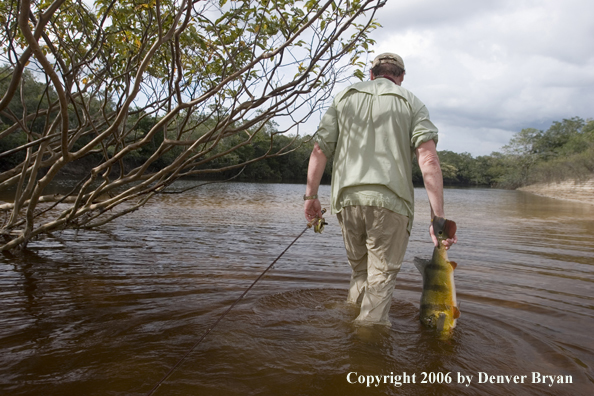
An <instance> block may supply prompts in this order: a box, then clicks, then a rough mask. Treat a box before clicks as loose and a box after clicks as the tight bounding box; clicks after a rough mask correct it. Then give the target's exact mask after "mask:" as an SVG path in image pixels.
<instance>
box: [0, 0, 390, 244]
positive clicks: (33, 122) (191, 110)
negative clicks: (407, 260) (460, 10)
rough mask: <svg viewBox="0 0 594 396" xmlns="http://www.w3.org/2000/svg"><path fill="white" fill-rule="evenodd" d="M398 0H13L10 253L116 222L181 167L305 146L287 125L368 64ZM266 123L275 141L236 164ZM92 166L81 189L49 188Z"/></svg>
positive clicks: (6, 72) (4, 103)
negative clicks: (385, 9)
mask: <svg viewBox="0 0 594 396" xmlns="http://www.w3.org/2000/svg"><path fill="white" fill-rule="evenodd" d="M384 3H385V0H383V1H382V0H349V1H313V0H309V1H295V0H269V1H249V0H244V1H226V0H221V1H214V0H211V1H208V0H204V1H199V0H193V1H192V0H184V1H175V0H149V1H142V0H136V1H135V0H125V1H115V0H96V1H95V2H94V4H93V5H89V3H88V2H83V1H80V0H79V1H73V0H55V1H53V2H50V1H45V0H41V1H31V0H18V1H13V0H6V1H3V2H2V3H1V4H0V23H1V25H2V31H1V32H0V41H1V46H2V48H3V54H2V55H1V56H2V58H3V63H4V64H5V66H4V67H3V70H1V71H0V88H1V89H2V91H1V92H0V94H1V95H2V96H1V99H0V117H1V121H2V124H1V127H0V139H1V141H2V143H3V144H0V147H1V148H2V149H3V150H4V151H3V152H2V153H0V161H2V164H1V165H2V166H3V168H4V169H3V170H4V171H3V173H2V174H0V189H1V190H7V189H10V190H11V191H14V202H11V203H6V204H3V205H0V209H2V210H3V211H4V212H5V220H4V224H3V227H2V229H1V233H2V235H3V237H4V241H3V242H2V243H1V244H0V250H7V249H14V248H23V247H26V245H27V243H28V242H29V241H30V240H31V238H33V237H35V236H37V235H39V234H42V233H47V232H51V231H53V230H57V229H64V228H93V227H97V226H100V225H102V224H105V223H107V222H109V221H111V220H113V219H115V218H117V217H119V216H122V215H124V214H126V213H129V212H131V211H133V210H136V209H138V208H139V207H141V206H142V205H144V204H145V203H146V202H147V201H148V200H149V199H150V198H151V197H152V196H153V195H154V194H156V193H159V192H163V191H164V190H165V189H166V188H167V187H168V186H170V185H171V183H173V182H174V181H175V180H177V179H179V178H180V177H184V176H196V175H200V174H205V173H209V172H220V171H228V170H230V169H240V168H241V167H243V166H245V165H246V164H249V163H252V162H255V161H258V160H261V159H263V158H268V157H272V156H280V155H283V154H285V153H287V152H289V151H290V150H293V149H295V147H296V145H295V140H296V139H297V138H294V139H292V140H290V141H289V143H288V144H286V145H283V146H282V147H280V148H279V147H278V145H273V142H274V141H275V137H277V136H279V134H282V133H285V132H288V131H292V130H298V126H299V125H300V124H301V123H303V122H304V121H306V120H307V119H308V118H309V117H310V116H311V115H312V114H313V113H314V112H316V111H317V110H319V109H320V108H321V107H322V106H323V105H324V104H325V102H326V101H327V99H328V98H329V96H330V94H331V92H332V89H333V87H334V85H335V84H336V83H337V82H339V81H341V80H342V79H344V78H345V77H347V76H348V73H349V71H351V72H352V70H353V68H360V67H362V66H363V64H362V62H361V61H360V59H362V58H364V56H365V55H366V54H367V52H368V50H369V48H370V45H371V44H372V43H373V40H371V39H370V38H369V33H370V31H372V30H373V29H375V28H376V27H377V26H378V25H377V23H376V22H374V19H373V18H374V15H375V12H376V11H377V10H378V9H379V8H380V7H382V6H383V5H384ZM354 74H355V75H356V76H357V77H359V78H362V77H363V73H362V71H361V70H360V69H357V70H356V71H355V73H354ZM32 75H34V76H36V78H35V79H33V78H32V77H31V76H32ZM34 88H35V89H34ZM30 91H31V92H37V94H36V95H35V96H34V99H33V100H31V95H27V92H30ZM282 118H284V122H283V126H284V127H283V129H282V130H276V129H274V130H272V131H270V130H268V132H267V128H268V129H269V126H270V125H271V122H272V120H279V119H282ZM262 134H266V136H267V137H268V139H269V141H270V142H269V148H268V150H267V151H265V152H263V153H259V154H258V155H257V156H255V157H253V158H250V159H248V160H244V161H232V160H231V161H227V162H225V161H223V160H222V159H224V158H227V157H233V153H234V152H235V151H236V150H238V149H240V148H242V147H246V146H250V145H251V144H252V143H253V142H254V141H255V139H256V138H258V137H259V136H261V135H262ZM294 136H297V135H294ZM229 142H232V144H231V143H229ZM4 143H5V144H4ZM215 162H216V163H217V164H218V165H217V166H216V167H215V166H213V164H214V163H215ZM88 164H92V165H91V166H87V165H88ZM220 164H227V165H226V166H221V165H220ZM85 166H86V168H88V170H86V171H83V172H82V176H80V173H81V172H80V169H79V171H78V174H79V182H78V183H77V184H76V186H75V187H74V189H73V190H72V192H71V193H70V194H67V195H64V196H59V197H56V196H50V195H48V194H47V193H46V191H47V187H48V185H49V184H50V183H51V182H52V181H53V180H54V179H55V178H56V176H58V175H60V173H61V172H64V170H66V169H74V168H75V167H79V168H81V169H86V168H85Z"/></svg>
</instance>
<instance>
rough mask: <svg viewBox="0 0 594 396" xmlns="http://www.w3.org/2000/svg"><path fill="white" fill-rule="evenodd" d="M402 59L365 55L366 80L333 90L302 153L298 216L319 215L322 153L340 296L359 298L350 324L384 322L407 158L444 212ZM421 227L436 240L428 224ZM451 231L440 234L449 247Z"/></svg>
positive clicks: (404, 207)
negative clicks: (342, 251) (336, 231)
mask: <svg viewBox="0 0 594 396" xmlns="http://www.w3.org/2000/svg"><path fill="white" fill-rule="evenodd" d="M404 70H405V69H404V62H403V61H402V58H401V57H400V56H398V55H396V54H392V53H384V54H381V55H379V56H377V57H376V58H375V59H374V60H373V64H372V69H371V72H370V77H371V81H366V82H359V83H356V84H354V85H351V86H350V87H348V88H347V89H345V90H344V91H342V92H340V93H339V94H338V95H336V97H335V98H334V100H333V102H332V105H331V106H330V107H329V108H328V110H327V111H326V114H324V116H323V117H322V120H321V122H320V125H319V127H318V131H317V138H316V143H315V145H314V149H313V151H312V153H311V157H310V159H309V168H308V173H307V187H306V190H305V196H304V197H303V198H304V199H305V217H306V219H307V220H308V221H310V220H311V219H314V218H315V217H322V213H321V209H322V208H321V205H320V201H319V200H318V197H317V193H318V187H319V185H320V180H321V178H322V174H323V173H324V168H325V166H326V161H327V159H328V158H332V157H334V160H333V168H332V187H331V209H332V213H336V215H337V218H338V222H339V223H340V227H341V228H342V236H343V239H344V244H345V247H346V252H347V257H348V260H349V264H350V265H351V268H352V270H353V272H352V275H351V284H350V288H349V293H348V298H347V301H348V302H350V303H353V304H359V303H360V304H361V311H360V313H359V316H358V317H357V319H355V321H356V322H358V323H361V324H382V325H387V326H390V321H389V319H388V313H389V311H390V305H391V304H392V292H393V290H394V286H395V284H396V275H397V274H398V271H399V270H400V265H401V263H402V259H403V258H404V253H405V251H406V247H407V245H408V238H409V234H410V230H411V228H412V222H413V213H414V207H413V205H414V197H413V194H414V191H413V184H412V158H413V153H416V155H417V158H418V160H419V166H420V168H421V171H422V172H423V180H424V182H425V188H426V190H427V194H428V195H429V202H430V204H431V208H432V210H431V218H433V216H439V217H445V213H444V211H443V179H442V175H441V168H440V166H439V158H438V157H437V151H436V149H435V145H436V143H437V128H436V127H435V125H433V123H432V122H431V120H430V119H429V112H428V111H427V109H426V108H425V105H424V104H423V103H422V102H421V101H420V100H419V99H418V98H417V97H416V96H414V95H413V94H412V93H411V92H410V91H408V90H406V89H404V88H402V87H401V86H400V85H401V84H402V81H403V79H404V74H405V71H404ZM429 233H430V235H431V238H432V239H433V243H434V244H435V246H437V238H436V237H435V235H434V234H433V226H431V227H430V229H429ZM456 242H457V237H456V236H453V237H452V238H450V239H448V240H445V241H444V242H443V245H444V246H446V248H449V247H450V246H451V245H452V244H454V243H456Z"/></svg>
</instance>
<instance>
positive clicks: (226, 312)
mask: <svg viewBox="0 0 594 396" xmlns="http://www.w3.org/2000/svg"><path fill="white" fill-rule="evenodd" d="M325 211H326V210H325V209H324V210H323V211H322V214H323V213H324V212H325ZM319 220H321V221H320V222H319V224H316V225H314V222H315V221H319ZM322 224H325V223H324V219H323V218H321V219H318V218H316V219H314V220H312V221H311V222H310V223H308V224H307V227H305V229H304V230H303V231H301V234H299V235H297V238H295V239H294V240H293V242H291V243H290V244H289V246H287V247H286V249H285V250H283V252H282V253H281V254H279V255H278V257H277V258H276V259H274V261H273V262H272V263H271V264H270V265H269V266H268V267H267V268H266V269H265V270H264V271H263V272H262V273H261V274H260V276H258V278H256V280H255V281H254V282H253V283H252V284H251V285H250V287H248V288H247V289H246V290H245V291H244V292H243V294H242V295H241V296H239V298H238V299H237V300H235V302H234V303H233V304H231V306H230V307H229V308H227V310H226V311H225V312H223V314H222V315H221V316H220V317H219V318H218V319H217V321H216V322H215V323H214V324H213V325H212V326H211V327H209V328H208V329H207V330H206V332H205V333H204V334H202V337H200V339H199V340H198V341H196V343H195V344H194V345H193V346H192V348H190V349H189V350H188V352H186V354H185V355H184V356H182V358H181V359H179V361H178V362H177V363H176V364H175V365H174V366H173V367H171V369H170V370H169V372H168V373H167V374H165V376H164V377H163V378H162V379H161V381H159V382H158V383H157V385H155V386H154V387H153V389H151V390H150V391H149V392H148V393H147V394H146V396H151V395H152V394H153V393H155V391H156V390H157V388H158V387H159V386H161V384H163V383H164V382H165V381H166V380H167V378H169V376H171V374H173V372H174V371H175V369H177V368H178V367H179V365H180V364H181V363H182V362H183V361H184V360H185V359H186V358H187V357H188V356H189V355H190V353H192V351H193V350H194V349H196V347H197V346H198V345H200V343H201V342H202V340H204V339H205V338H206V336H207V335H208V334H209V333H210V332H211V331H212V330H213V329H214V328H215V327H216V326H217V325H218V324H219V322H220V321H221V320H223V318H224V317H225V316H226V315H227V314H228V313H229V311H231V310H232V309H233V307H234V306H235V305H237V303H238V302H239V301H241V299H242V298H244V297H245V295H246V294H248V292H249V291H250V290H251V289H252V287H254V285H255V284H256V283H257V282H258V281H259V280H260V279H262V277H263V276H264V275H265V274H266V272H268V270H269V269H271V268H272V267H273V266H274V264H276V262H277V261H278V260H279V259H280V258H281V257H282V256H283V254H285V253H286V252H287V250H289V248H290V247H291V246H293V244H294V243H295V242H297V240H298V239H299V238H301V236H302V235H303V234H305V231H307V230H308V229H309V228H311V226H312V225H314V230H315V227H316V226H317V227H320V226H321V228H322V229H323V225H322ZM316 232H321V230H320V229H319V228H318V230H316Z"/></svg>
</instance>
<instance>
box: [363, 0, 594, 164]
mask: <svg viewBox="0 0 594 396" xmlns="http://www.w3.org/2000/svg"><path fill="white" fill-rule="evenodd" d="M378 20H379V22H380V23H381V24H382V25H383V28H381V29H379V30H377V31H376V32H374V34H373V37H374V39H375V40H376V41H377V44H376V47H375V54H380V53H382V52H396V53H398V54H400V55H401V56H402V57H403V58H404V63H405V65H406V70H407V74H406V77H405V80H404V83H403V87H405V88H407V89H410V90H411V91H412V92H414V93H415V94H416V95H417V96H418V97H419V98H420V99H421V100H422V101H423V102H424V103H425V104H426V105H427V108H428V109H429V112H430V113H431V118H432V120H433V121H434V122H435V124H436V125H437V126H438V128H439V129H440V142H439V145H438V149H439V150H451V151H455V152H469V153H471V154H472V155H473V156H477V155H486V154H490V153H491V152H493V151H498V150H500V149H501V147H502V146H503V145H505V144H506V143H507V142H508V141H509V139H510V138H511V137H512V135H513V134H514V133H515V132H518V131H520V130H521V129H523V128H529V127H532V128H538V129H547V128H548V127H549V126H550V125H551V123H552V121H561V120H562V119H564V118H571V117H575V116H578V117H582V118H584V119H587V118H594V1H592V0H563V1H559V0H534V1H532V0H511V1H506V0H497V1H476V0H388V2H387V4H386V5H385V6H384V8H383V9H382V10H380V12H379V13H378Z"/></svg>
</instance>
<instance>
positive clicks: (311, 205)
mask: <svg viewBox="0 0 594 396" xmlns="http://www.w3.org/2000/svg"><path fill="white" fill-rule="evenodd" d="M303 206H304V210H305V219H306V220H307V221H308V222H309V221H311V220H313V219H315V218H316V217H318V218H321V217H322V204H321V203H320V200H319V199H317V198H316V199H308V200H307V201H305V204H304V205H303Z"/></svg>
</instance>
